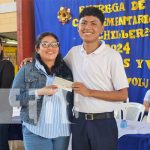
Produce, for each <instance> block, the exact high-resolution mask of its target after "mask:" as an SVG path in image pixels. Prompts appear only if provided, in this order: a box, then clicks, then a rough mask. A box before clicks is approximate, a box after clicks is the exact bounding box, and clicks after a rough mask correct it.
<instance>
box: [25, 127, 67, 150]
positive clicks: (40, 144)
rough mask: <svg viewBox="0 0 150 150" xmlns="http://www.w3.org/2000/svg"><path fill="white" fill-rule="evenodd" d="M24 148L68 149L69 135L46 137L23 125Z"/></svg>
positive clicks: (40, 149) (38, 149)
mask: <svg viewBox="0 0 150 150" xmlns="http://www.w3.org/2000/svg"><path fill="white" fill-rule="evenodd" d="M23 140H24V146H25V150H68V145H69V136H67V137H58V138H52V139H47V138H43V137H41V136H38V135H36V134H33V133H32V132H30V131H29V130H28V129H27V128H26V127H25V126H24V125H23Z"/></svg>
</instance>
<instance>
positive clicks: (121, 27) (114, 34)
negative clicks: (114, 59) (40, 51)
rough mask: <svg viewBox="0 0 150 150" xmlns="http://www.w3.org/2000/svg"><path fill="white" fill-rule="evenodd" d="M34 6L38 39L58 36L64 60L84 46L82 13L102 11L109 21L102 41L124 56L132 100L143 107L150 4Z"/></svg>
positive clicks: (51, 1) (136, 0) (149, 65)
mask: <svg viewBox="0 0 150 150" xmlns="http://www.w3.org/2000/svg"><path fill="white" fill-rule="evenodd" d="M34 4H35V5H34V6H35V29H36V35H38V34H40V33H42V32H45V31H49V32H53V33H55V34H56V35H57V36H58V37H59V40H60V44H61V52H62V54H63V56H65V55H66V53H67V52H68V50H69V49H70V48H71V47H72V46H75V45H78V44H81V43H82V40H81V39H80V37H79V34H78V32H77V26H78V16H79V13H80V12H81V11H82V9H83V8H84V7H88V6H95V7H97V8H99V9H100V10H102V11H103V13H104V15H105V17H106V19H105V23H104V25H105V30H104V33H103V35H101V36H100V39H103V40H105V42H106V43H107V44H108V45H109V46H110V47H112V48H113V49H115V50H116V51H118V52H119V53H120V54H121V55H122V58H123V63H124V67H125V70H126V74H127V77H128V82H129V100H130V101H133V102H139V103H143V98H144V96H145V93H146V91H147V90H148V89H149V88H150V0H105V1H104V0H34ZM118 73H119V70H118Z"/></svg>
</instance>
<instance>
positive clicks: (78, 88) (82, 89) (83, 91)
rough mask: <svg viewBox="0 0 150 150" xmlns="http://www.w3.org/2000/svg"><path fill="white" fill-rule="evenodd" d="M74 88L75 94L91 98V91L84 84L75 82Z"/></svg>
mask: <svg viewBox="0 0 150 150" xmlns="http://www.w3.org/2000/svg"><path fill="white" fill-rule="evenodd" d="M72 88H73V90H74V92H75V93H78V94H80V95H82V96H87V97H88V96H90V89H88V88H87V87H86V86H85V85H84V84H83V83H80V82H74V83H73V84H72Z"/></svg>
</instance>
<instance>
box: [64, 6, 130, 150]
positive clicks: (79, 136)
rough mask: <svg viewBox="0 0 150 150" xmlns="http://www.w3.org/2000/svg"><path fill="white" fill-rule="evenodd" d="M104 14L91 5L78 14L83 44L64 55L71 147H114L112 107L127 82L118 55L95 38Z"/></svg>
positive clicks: (85, 149)
mask: <svg viewBox="0 0 150 150" xmlns="http://www.w3.org/2000/svg"><path fill="white" fill-rule="evenodd" d="M104 19H105V18H104V15H103V13H102V12H101V11H100V10H99V9H98V8H95V7H87V8H85V9H84V10H83V11H82V12H81V14H80V16H79V26H78V32H79V34H80V37H81V39H82V40H83V44H82V45H79V46H75V47H73V48H71V50H70V51H69V52H68V54H67V55H66V57H65V58H64V60H65V62H66V63H67V65H68V66H69V67H70V69H71V70H72V72H73V76H74V81H75V83H74V84H73V89H74V92H75V97H74V119H73V124H72V149H73V150H117V140H118V130H117V124H116V121H115V119H114V115H113V110H114V108H115V107H116V105H117V104H118V103H120V102H121V101H125V100H126V99H127V97H128V92H127V88H128V82H127V77H126V74H125V71H124V67H123V62H122V58H121V56H120V54H119V53H118V52H117V51H115V50H113V49H111V48H109V47H107V46H106V45H105V42H104V41H99V35H100V34H102V32H103V30H104V25H103V23H104Z"/></svg>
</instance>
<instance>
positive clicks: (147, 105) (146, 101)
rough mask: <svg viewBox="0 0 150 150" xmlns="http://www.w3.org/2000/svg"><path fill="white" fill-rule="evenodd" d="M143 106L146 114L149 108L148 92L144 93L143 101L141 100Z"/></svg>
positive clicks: (149, 91) (149, 94)
mask: <svg viewBox="0 0 150 150" xmlns="http://www.w3.org/2000/svg"><path fill="white" fill-rule="evenodd" d="M143 104H144V106H145V112H148V111H149V108H150V90H148V91H147V92H146V94H145V97H144V100H143Z"/></svg>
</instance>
